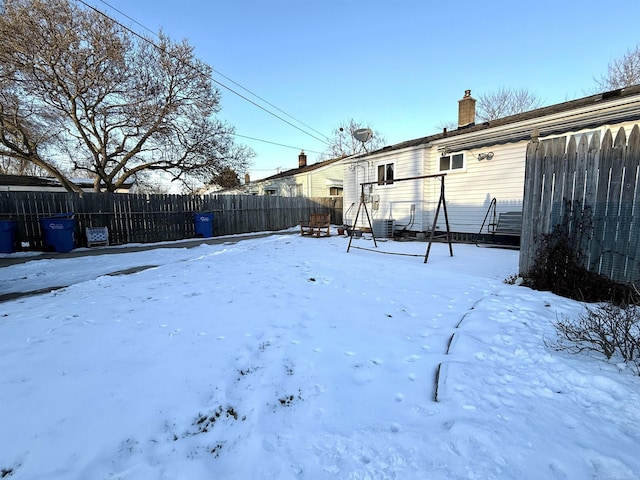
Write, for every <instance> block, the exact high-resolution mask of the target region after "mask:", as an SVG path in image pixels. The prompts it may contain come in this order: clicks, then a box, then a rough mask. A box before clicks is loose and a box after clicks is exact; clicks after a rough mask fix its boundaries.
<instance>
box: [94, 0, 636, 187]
mask: <svg viewBox="0 0 640 480" xmlns="http://www.w3.org/2000/svg"><path fill="white" fill-rule="evenodd" d="M87 3H89V4H91V5H93V6H95V7H97V8H99V9H100V10H102V11H104V12H106V13H108V14H109V15H111V16H113V17H114V18H116V19H117V20H119V21H121V22H122V23H124V24H126V25H129V26H131V27H132V28H134V29H135V30H136V31H138V32H141V33H142V32H144V30H143V29H142V27H140V26H139V25H137V24H135V23H132V21H131V20H130V19H128V18H127V17H126V16H128V17H131V18H132V19H133V20H135V21H136V22H139V23H140V24H142V25H144V26H145V27H147V28H149V29H151V30H153V31H157V30H158V29H159V28H162V29H163V30H164V32H165V33H167V34H168V35H169V36H170V37H171V38H173V39H174V40H181V39H183V38H186V39H187V40H188V41H189V43H190V44H191V45H193V46H194V47H195V51H196V56H198V57H199V58H200V59H201V60H203V61H205V62H206V63H208V64H209V65H211V66H212V67H213V68H214V69H215V70H216V71H218V72H220V73H221V74H222V75H224V76H226V77H228V78H230V79H231V80H233V81H234V82H237V83H238V84H240V85H242V86H243V87H245V88H246V89H248V90H250V91H251V92H253V93H255V94H257V95H259V96H260V97H262V98H263V99H265V100H266V101H268V102H269V103H271V104H272V105H274V106H275V107H277V108H278V109H281V110H282V111H284V112H286V114H288V115H291V116H292V117H295V118H296V119H297V120H300V121H302V122H304V123H305V124H306V125H308V126H304V125H300V124H299V123H297V122H296V121H295V120H292V119H291V118H290V117H288V116H286V114H284V113H282V112H281V111H278V110H277V109H276V108H274V107H272V106H270V105H267V104H265V103H264V102H262V101H261V100H259V99H257V98H255V97H252V96H251V95H250V94H249V93H247V92H246V91H244V90H242V89H241V88H240V87H238V86H237V85H234V84H233V83H231V82H230V81H229V80H227V79H226V78H224V77H222V76H219V75H214V78H215V79H216V80H218V81H220V82H222V83H224V84H225V85H228V86H230V87H232V88H233V89H235V90H236V91H238V92H240V93H242V94H243V95H245V96H248V97H249V98H251V99H252V100H253V101H255V102H256V103H258V104H260V105H263V106H264V107H265V108H266V109H268V110H270V111H273V112H274V113H276V114H277V115H278V116H280V117H283V118H285V119H286V120H288V121H290V122H291V123H294V124H295V125H297V126H299V127H300V128H301V129H303V130H305V131H308V132H309V133H311V134H312V135H313V136H315V137H321V135H320V134H318V133H316V132H315V131H313V130H316V131H318V132H321V133H323V134H324V135H326V136H330V135H331V131H332V130H333V129H334V128H335V127H336V126H337V125H338V124H339V123H341V122H343V121H346V120H348V119H351V118H353V119H355V120H356V121H361V122H364V123H370V124H371V125H372V126H373V128H374V129H375V130H378V131H380V132H381V133H382V134H383V135H384V137H385V138H386V140H387V144H394V143H398V142H401V141H404V140H409V139H413V138H418V137H422V136H425V135H430V134H433V133H436V132H437V131H438V130H439V129H438V127H439V125H441V124H442V123H444V122H455V121H456V120H457V107H458V100H459V99H460V98H462V95H463V94H464V91H465V90H466V89H470V90H471V91H472V95H474V96H477V95H479V94H481V93H483V92H488V91H492V90H496V89H498V88H500V87H507V88H526V89H528V90H529V91H530V92H532V93H534V94H536V95H538V96H539V97H540V98H541V99H542V101H543V105H550V104H554V103H559V102H563V101H566V100H571V99H574V98H579V97H583V96H586V95H589V94H591V93H593V91H594V88H595V86H596V83H595V80H594V79H595V78H599V77H600V76H601V75H602V74H603V73H605V72H606V69H607V65H608V63H609V62H610V61H611V60H612V59H614V58H617V57H620V56H622V55H623V54H624V53H625V52H626V50H627V49H629V48H633V47H635V46H636V45H637V44H638V43H640V33H639V32H640V30H639V29H638V26H637V22H638V18H640V3H638V2H636V1H633V2H618V3H613V4H607V3H606V2H602V1H597V2H596V1H594V0H581V1H562V0H553V1H550V0H538V1H537V2H520V1H517V0H516V1H514V0H510V1H502V0H499V1H491V0H485V1H476V0H457V1H452V0H449V1H446V0H445V1H442V2H437V3H436V2H432V1H430V0H369V1H359V0H315V1H311V0H183V1H175V0H171V1H169V0H135V1H134V2H132V1H130V0H105V1H102V0H87ZM112 7H113V8H112ZM117 10H119V11H120V12H122V13H124V14H126V16H124V15H122V14H121V13H119V12H118V11H117ZM221 92H222V111H221V112H220V114H219V117H220V118H221V119H222V120H225V121H227V122H228V123H230V124H231V125H233V126H234V127H235V128H236V132H237V133H238V134H239V135H243V136H248V137H254V138H258V139H263V140H267V141H270V142H275V143H279V144H284V145H288V146H292V147H295V148H286V147H279V146H275V145H271V144H268V143H263V142H258V141H253V140H247V139H244V138H237V140H238V141H239V142H241V143H244V144H246V145H249V146H250V147H251V148H253V149H254V150H255V151H256V153H257V156H256V158H255V159H254V160H253V167H252V168H251V170H250V173H251V177H252V179H257V178H260V177H264V176H267V175H271V174H273V173H275V171H276V169H278V168H281V169H288V168H295V167H297V156H298V153H299V149H301V148H303V149H305V151H307V153H308V156H309V161H310V162H315V161H316V160H317V157H318V155H317V154H316V153H314V152H321V151H322V150H323V149H324V147H325V145H324V144H323V143H322V142H321V141H319V140H317V139H316V138H313V137H312V136H310V135H307V134H305V133H303V132H301V131H300V130H298V129H296V128H294V127H292V126H290V125H288V124H287V123H285V122H283V121H281V120H278V119H277V118H275V117H274V116H272V115H270V114H268V113H266V112H264V111H263V110H261V109H259V108H258V107H256V106H254V105H252V104H250V103H249V102H247V101H245V100H243V99H241V98H240V97H238V96H237V95H235V94H233V93H231V92H230V91H228V90H226V89H225V88H221ZM309 127H311V128H309ZM312 129H313V130H312Z"/></svg>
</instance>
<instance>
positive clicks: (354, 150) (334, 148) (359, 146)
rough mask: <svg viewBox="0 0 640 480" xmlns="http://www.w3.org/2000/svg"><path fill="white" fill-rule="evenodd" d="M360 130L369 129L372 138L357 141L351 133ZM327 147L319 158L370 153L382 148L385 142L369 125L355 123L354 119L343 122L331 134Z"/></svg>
mask: <svg viewBox="0 0 640 480" xmlns="http://www.w3.org/2000/svg"><path fill="white" fill-rule="evenodd" d="M361 128H369V129H370V130H371V131H372V132H373V136H372V137H371V138H370V139H369V140H368V141H366V142H361V141H360V140H357V139H356V138H355V137H354V136H353V133H354V132H355V131H356V130H359V129H361ZM331 135H332V137H331V138H330V143H329V146H328V147H327V148H326V149H325V150H324V152H323V153H322V155H321V158H323V159H328V158H340V157H348V156H350V155H356V154H359V153H365V152H371V151H374V150H377V149H379V148H382V147H384V145H385V143H386V140H385V138H384V137H383V136H382V135H381V134H380V133H379V132H377V131H376V130H374V129H373V128H372V127H371V126H370V125H368V124H365V123H363V122H357V121H355V120H354V119H350V120H348V121H343V122H342V123H340V124H339V125H338V126H337V127H336V128H334V129H333V131H332V132H331Z"/></svg>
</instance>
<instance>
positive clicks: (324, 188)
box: [245, 152, 344, 197]
mask: <svg viewBox="0 0 640 480" xmlns="http://www.w3.org/2000/svg"><path fill="white" fill-rule="evenodd" d="M340 160H341V159H340V158H335V159H332V160H325V161H323V162H318V163H314V164H312V165H307V156H306V155H305V154H304V152H301V153H300V155H299V156H298V168H294V169H291V170H287V171H284V172H281V173H278V174H277V175H272V176H270V177H267V178H264V179H261V180H257V181H253V182H250V183H249V184H247V185H245V189H246V190H247V192H248V193H252V194H254V195H279V196H282V197H338V196H342V192H343V175H344V165H343V164H342V163H341V162H340Z"/></svg>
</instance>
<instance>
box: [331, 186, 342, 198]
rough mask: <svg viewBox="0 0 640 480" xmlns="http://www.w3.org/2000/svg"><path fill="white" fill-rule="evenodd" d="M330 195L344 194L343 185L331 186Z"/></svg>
mask: <svg viewBox="0 0 640 480" xmlns="http://www.w3.org/2000/svg"><path fill="white" fill-rule="evenodd" d="M329 196H331V197H341V196H342V187H329Z"/></svg>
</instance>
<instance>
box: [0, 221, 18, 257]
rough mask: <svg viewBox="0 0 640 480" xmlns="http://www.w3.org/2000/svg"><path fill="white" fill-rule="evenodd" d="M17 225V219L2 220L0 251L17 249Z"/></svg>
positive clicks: (7, 251)
mask: <svg viewBox="0 0 640 480" xmlns="http://www.w3.org/2000/svg"><path fill="white" fill-rule="evenodd" d="M16 225H17V223H16V221H15V220H0V253H13V252H15V251H16V242H15V235H16Z"/></svg>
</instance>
